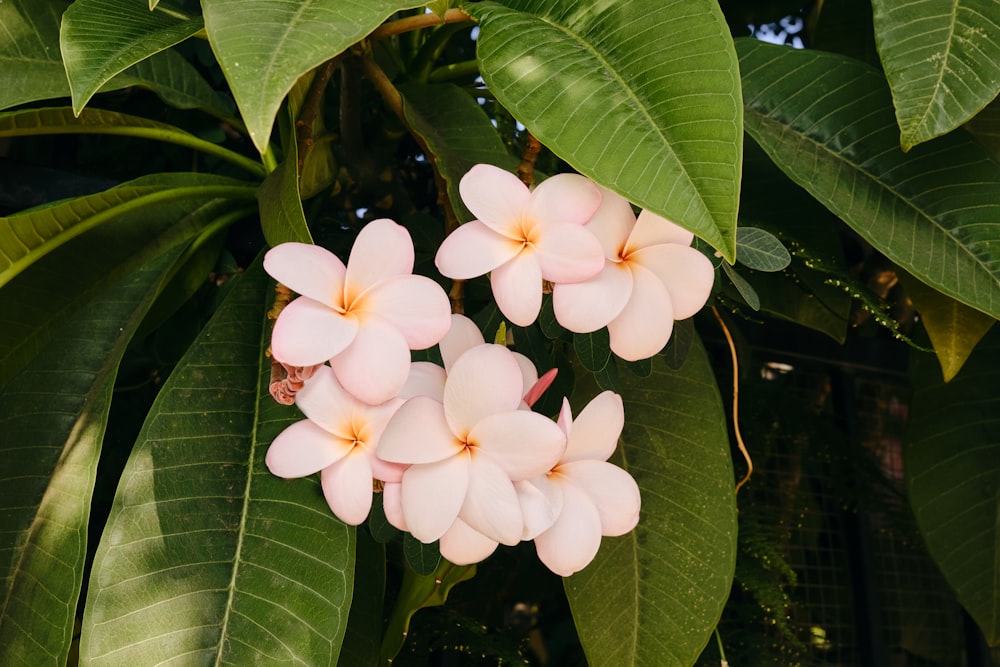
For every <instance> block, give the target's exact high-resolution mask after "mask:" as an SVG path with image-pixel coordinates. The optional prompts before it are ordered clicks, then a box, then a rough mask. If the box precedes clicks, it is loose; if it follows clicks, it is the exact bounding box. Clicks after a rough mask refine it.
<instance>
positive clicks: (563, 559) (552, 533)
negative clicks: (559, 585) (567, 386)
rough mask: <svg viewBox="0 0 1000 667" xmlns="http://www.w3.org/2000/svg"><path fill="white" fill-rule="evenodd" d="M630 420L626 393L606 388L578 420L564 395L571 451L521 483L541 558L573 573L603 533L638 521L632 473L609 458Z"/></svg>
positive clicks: (528, 533) (528, 527) (563, 419)
mask: <svg viewBox="0 0 1000 667" xmlns="http://www.w3.org/2000/svg"><path fill="white" fill-rule="evenodd" d="M624 424H625V410H624V407H623V406H622V399H621V396H619V395H618V394H616V393H614V392H611V391H606V392H604V393H602V394H600V395H598V396H597V397H596V398H594V400H592V401H591V402H590V403H589V404H588V405H587V407H586V408H584V409H583V412H581V413H580V415H579V416H578V417H577V418H576V421H574V420H573V416H572V413H571V411H570V406H569V402H568V401H566V400H565V399H564V400H563V409H562V412H561V413H560V415H559V425H560V427H562V428H563V429H564V431H565V432H566V435H567V444H566V450H565V452H564V453H563V455H562V457H561V458H560V459H559V462H558V463H556V465H554V466H553V467H552V469H551V470H550V471H548V472H547V473H546V474H544V475H540V476H538V477H534V478H532V479H529V480H524V481H520V482H517V484H516V487H517V492H518V498H519V499H520V501H521V505H522V509H523V511H524V520H525V521H524V533H523V537H524V539H525V540H530V539H534V541H535V549H536V551H537V552H538V557H539V559H540V560H541V561H542V562H543V563H544V564H545V565H546V566H547V567H548V568H549V569H550V570H552V571H553V572H555V573H556V574H558V575H560V576H563V577H568V576H569V575H571V574H573V573H575V572H579V571H580V570H582V569H583V568H585V567H586V566H587V565H589V564H590V562H591V561H592V560H593V559H594V556H596V555H597V550H598V548H600V546H601V536H602V535H606V536H618V535H624V534H625V533H627V532H629V531H630V530H632V529H633V528H635V526H636V524H637V523H638V522H639V508H640V504H641V500H640V497H639V487H638V485H637V484H636V483H635V480H634V479H632V476H631V475H629V474H628V473H627V472H625V471H624V470H622V469H621V468H619V467H618V466H616V465H614V464H611V463H608V462H607V459H608V458H609V457H610V456H611V455H612V454H613V453H614V451H615V448H616V447H617V446H618V437H619V436H620V435H621V431H622V427H623V426H624Z"/></svg>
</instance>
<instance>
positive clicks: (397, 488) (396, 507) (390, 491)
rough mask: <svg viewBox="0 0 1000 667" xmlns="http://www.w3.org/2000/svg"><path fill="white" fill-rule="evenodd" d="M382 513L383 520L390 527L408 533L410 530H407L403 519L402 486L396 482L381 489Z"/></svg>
mask: <svg viewBox="0 0 1000 667" xmlns="http://www.w3.org/2000/svg"><path fill="white" fill-rule="evenodd" d="M382 511H383V512H385V519H386V521H388V522H389V523H390V525H392V526H395V527H396V528H398V529H399V530H405V531H407V532H409V530H410V529H409V528H407V526H406V519H405V518H404V517H403V485H402V484H399V483H398V482H397V483H391V484H386V485H385V486H384V487H382Z"/></svg>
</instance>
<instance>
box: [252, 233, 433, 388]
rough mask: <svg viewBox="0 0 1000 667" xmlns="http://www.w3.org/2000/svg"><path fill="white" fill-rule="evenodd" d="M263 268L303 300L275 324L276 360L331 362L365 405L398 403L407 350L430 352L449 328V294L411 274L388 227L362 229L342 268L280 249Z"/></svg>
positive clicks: (287, 246)
mask: <svg viewBox="0 0 1000 667" xmlns="http://www.w3.org/2000/svg"><path fill="white" fill-rule="evenodd" d="M264 268H265V269H266V270H267V272H268V273H270V274H271V275H272V276H273V277H274V278H275V279H276V280H278V281H279V282H281V283H283V284H284V285H285V286H287V287H288V288H289V289H291V290H293V291H295V292H298V293H299V294H301V295H302V296H300V297H299V298H297V299H295V300H294V301H292V302H291V303H289V304H288V305H287V306H285V309H284V310H282V311H281V315H279V316H278V320H277V321H276V322H275V324H274V332H273V334H272V336H271V352H272V354H273V355H274V358H275V359H277V360H278V361H279V362H281V363H283V364H288V365H291V366H312V365H315V364H322V363H325V362H326V361H328V360H329V361H330V365H331V366H332V367H333V370H334V372H335V373H336V375H337V379H338V380H339V381H340V383H341V384H342V385H343V386H344V388H345V389H347V391H349V392H350V393H352V394H354V395H355V396H356V397H358V398H359V399H361V400H362V401H364V402H366V403H371V404H378V403H382V402H384V401H387V400H389V399H391V398H393V397H394V396H396V394H397V393H398V392H399V390H400V389H401V388H402V386H403V384H404V383H405V381H406V378H407V375H408V374H409V372H410V371H409V369H410V350H420V349H424V348H427V347H430V346H431V345H434V344H435V343H437V342H438V341H439V340H441V338H442V337H443V336H444V334H445V333H447V331H448V327H449V326H450V324H451V305H450V303H449V301H448V295H447V294H445V292H444V290H442V289H441V287H440V286H439V285H438V284H437V283H435V282H434V281H433V280H431V279H429V278H425V277H423V276H415V275H412V272H413V242H412V241H411V240H410V235H409V232H407V231H406V229H405V228H403V227H402V226H400V225H397V224H396V223H395V222H393V221H392V220H388V219H381V220H374V221H372V222H370V223H368V224H367V225H366V226H365V227H364V228H363V229H362V230H361V233H360V234H358V238H357V240H355V242H354V247H353V249H352V250H351V256H350V258H349V259H348V262H347V266H346V267H345V266H344V264H343V262H341V261H340V259H338V258H337V257H336V255H334V254H332V253H330V252H328V251H327V250H325V249H323V248H320V247H319V246H314V245H309V244H305V243H283V244H281V245H279V246H276V247H274V248H272V249H271V250H270V251H269V252H268V253H267V255H266V256H265V257H264Z"/></svg>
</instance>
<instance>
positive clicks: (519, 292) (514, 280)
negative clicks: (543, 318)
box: [490, 252, 603, 327]
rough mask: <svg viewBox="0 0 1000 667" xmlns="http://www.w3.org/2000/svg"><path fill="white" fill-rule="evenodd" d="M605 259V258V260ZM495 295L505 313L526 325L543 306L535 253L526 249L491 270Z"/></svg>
mask: <svg viewBox="0 0 1000 667" xmlns="http://www.w3.org/2000/svg"><path fill="white" fill-rule="evenodd" d="M602 261H603V260H602ZM490 285H491V286H492V287H493V298H494V299H495V300H496V302H497V307H498V308H499V309H500V312H501V313H503V314H504V316H505V317H506V318H507V319H508V320H510V321H511V322H513V323H514V324H516V325H518V326H521V327H526V326H528V325H529V324H531V323H532V322H534V321H535V318H536V317H538V313H539V311H541V309H542V267H541V266H540V265H539V263H538V257H537V256H536V253H533V252H522V253H521V254H519V255H518V256H517V257H515V258H514V259H512V260H511V261H509V262H507V263H506V264H503V265H501V266H498V267H497V268H495V269H493V272H492V273H490Z"/></svg>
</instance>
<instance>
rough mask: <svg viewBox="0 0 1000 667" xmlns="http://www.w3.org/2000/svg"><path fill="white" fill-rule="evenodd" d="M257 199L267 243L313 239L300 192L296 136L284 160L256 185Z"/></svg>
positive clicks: (290, 143) (289, 143)
mask: <svg viewBox="0 0 1000 667" xmlns="http://www.w3.org/2000/svg"><path fill="white" fill-rule="evenodd" d="M257 202H258V206H259V207H260V226H261V230H262V231H263V232H264V239H265V240H266V241H267V243H268V245H270V246H271V247H274V246H276V245H278V244H279V243H287V242H290V241H294V242H298V243H312V242H313V240H312V234H310V233H309V223H308V222H306V214H305V211H304V210H303V208H302V199H301V196H300V195H299V156H298V151H297V145H296V141H295V140H294V138H293V139H292V140H290V141H289V142H288V154H287V155H286V156H285V161H284V162H282V163H281V164H279V165H278V167H277V169H275V170H274V171H272V172H271V173H270V174H269V175H268V177H267V178H265V179H264V182H263V183H261V184H260V187H259V188H257Z"/></svg>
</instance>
